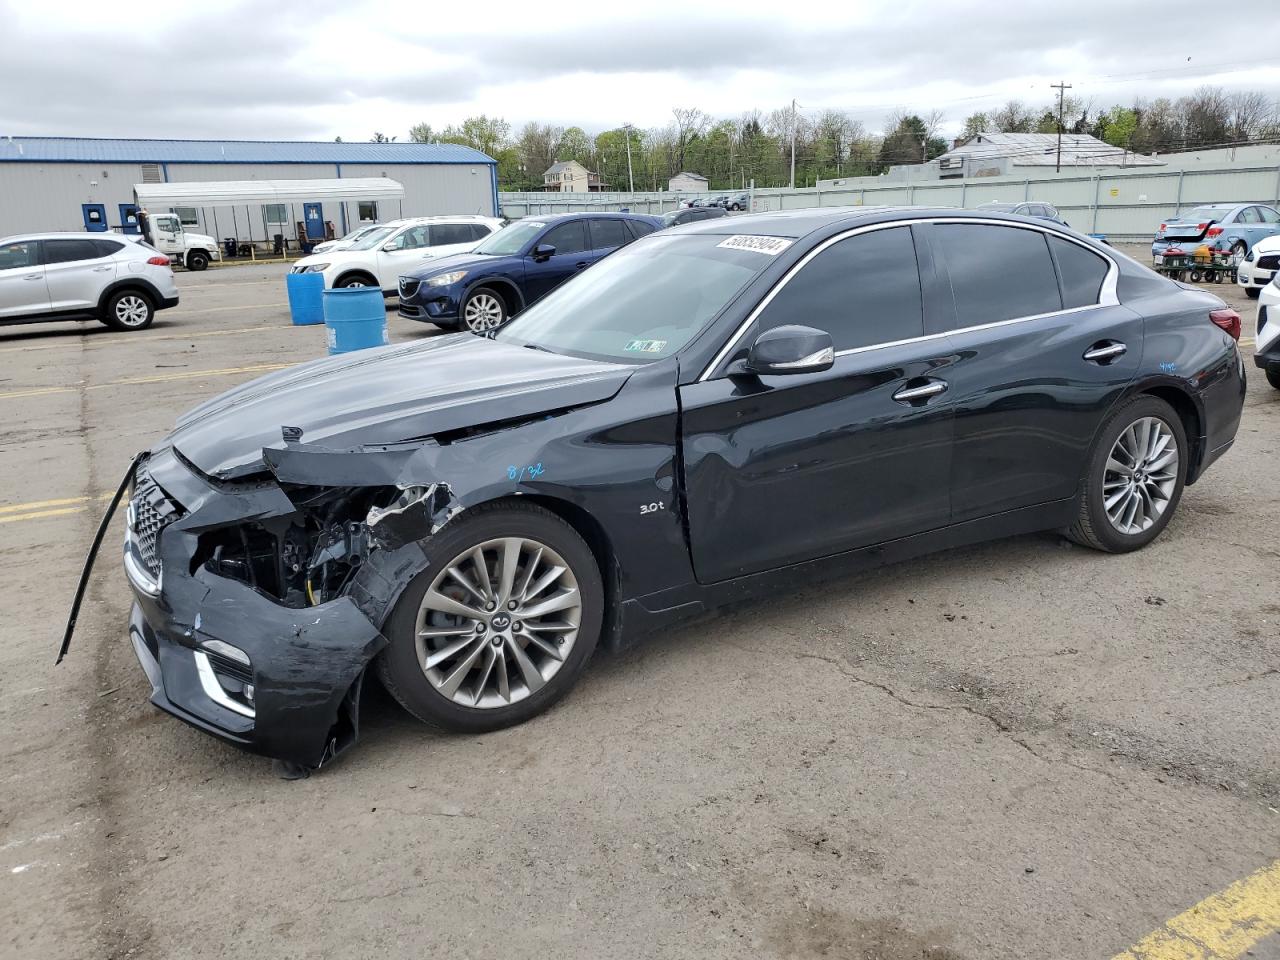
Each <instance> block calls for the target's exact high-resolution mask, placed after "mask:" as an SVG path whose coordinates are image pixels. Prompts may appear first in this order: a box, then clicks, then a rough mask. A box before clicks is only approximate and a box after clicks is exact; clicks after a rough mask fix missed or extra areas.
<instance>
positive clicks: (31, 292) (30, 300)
mask: <svg viewBox="0 0 1280 960" xmlns="http://www.w3.org/2000/svg"><path fill="white" fill-rule="evenodd" d="M48 309H49V288H48V287H47V286H46V285H45V279H44V266H43V265H42V264H41V263H40V241H39V240H15V241H13V242H11V243H6V244H4V245H3V246H0V317H17V316H22V315H25V314H28V313H44V312H46V311H48Z"/></svg>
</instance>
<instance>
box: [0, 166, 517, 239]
mask: <svg viewBox="0 0 1280 960" xmlns="http://www.w3.org/2000/svg"><path fill="white" fill-rule="evenodd" d="M165 169H166V171H167V174H168V177H167V179H168V180H169V181H170V182H175V183H198V182H201V181H216V180H311V179H332V178H335V177H337V176H339V172H341V176H343V177H383V176H385V177H390V178H391V179H393V180H397V181H399V182H400V183H402V184H404V188H405V198H404V200H403V202H397V203H388V202H386V201H383V202H382V204H380V207H379V210H378V218H379V219H380V220H394V219H396V218H398V217H401V216H406V217H407V216H429V215H431V214H441V213H468V214H482V215H492V213H493V209H494V199H493V196H494V195H493V181H492V177H491V175H490V170H491V167H489V166H488V165H487V164H383V165H377V164H342V165H341V166H340V167H339V165H337V164H332V163H323V164H320V163H306V164H303V163H276V164H241V163H225V164H223V163H218V164H208V163H189V164H184V163H170V164H167V165H166V166H165ZM141 182H142V165H141V164H90V163H31V162H22V163H3V162H0V236H9V235H12V234H16V233H34V232H44V231H50V230H83V229H84V218H83V215H82V213H81V208H80V205H81V204H83V203H102V204H106V207H107V222H108V223H109V224H110V225H111V227H112V228H113V229H114V228H118V227H119V226H120V204H122V203H132V202H133V185H134V184H135V183H141ZM344 206H345V210H344V209H342V208H343V207H344ZM291 207H292V209H291V210H290V211H289V222H288V223H287V224H285V225H281V226H277V225H274V224H267V223H266V222H265V221H264V218H263V210H262V206H261V205H259V204H249V205H248V206H245V205H240V206H236V207H216V208H215V207H205V208H201V209H199V210H197V212H196V219H197V221H198V222H197V223H196V224H195V225H194V226H190V225H189V226H188V228H187V229H188V230H190V231H192V232H195V233H207V234H209V235H210V236H212V237H213V238H214V239H215V240H217V241H221V240H222V239H223V238H224V237H231V236H234V237H236V238H237V239H239V240H259V241H265V240H269V239H270V237H271V235H272V234H275V233H284V234H285V235H287V236H290V237H292V236H293V235H294V226H293V225H294V224H295V223H296V222H297V221H298V220H301V219H302V204H301V203H295V204H291ZM344 214H345V215H346V219H345V222H344V216H343V215H344ZM323 216H324V219H326V220H332V221H333V223H334V227H335V228H336V230H337V232H338V233H339V234H341V233H343V232H344V230H345V229H351V228H354V227H355V226H356V224H357V223H358V217H359V210H358V206H357V204H356V203H355V202H349V203H347V204H344V205H339V204H334V203H327V204H325V206H324V210H323Z"/></svg>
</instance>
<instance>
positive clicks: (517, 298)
mask: <svg viewBox="0 0 1280 960" xmlns="http://www.w3.org/2000/svg"><path fill="white" fill-rule="evenodd" d="M481 287H488V288H489V289H490V290H492V291H493V292H494V293H496V294H498V296H500V297H502V300H503V302H504V303H505V304H506V307H507V319H508V320H510V319H511V318H512V317H514V316H515V315H516V314H518V313H519V312H520V311H521V310H523V309H524V308H525V302H524V297H523V296H522V295H521V294H520V288H519V287H517V286H516V285H515V284H514V283H512V282H511V281H510V280H507V279H506V278H505V277H481V278H480V279H479V280H473V281H471V283H469V284H467V289H466V290H464V291H463V292H462V296H461V297H460V298H459V299H458V305H459V307H461V305H462V304H464V303H466V302H467V297H469V296H471V294H472V293H473V292H474V291H476V290H479V289H480V288H481Z"/></svg>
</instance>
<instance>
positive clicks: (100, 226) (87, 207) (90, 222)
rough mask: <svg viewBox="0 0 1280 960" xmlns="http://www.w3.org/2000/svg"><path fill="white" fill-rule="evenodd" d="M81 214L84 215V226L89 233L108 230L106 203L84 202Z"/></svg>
mask: <svg viewBox="0 0 1280 960" xmlns="http://www.w3.org/2000/svg"><path fill="white" fill-rule="evenodd" d="M80 215H81V216H82V217H84V228H85V230H87V231H88V232H89V233H106V232H107V205H106V204H105V203H82V204H80Z"/></svg>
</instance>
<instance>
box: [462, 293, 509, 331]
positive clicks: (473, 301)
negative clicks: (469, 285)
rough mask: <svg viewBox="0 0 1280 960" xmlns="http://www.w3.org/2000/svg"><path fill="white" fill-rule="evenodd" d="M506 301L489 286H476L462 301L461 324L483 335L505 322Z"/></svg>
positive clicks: (506, 315)
mask: <svg viewBox="0 0 1280 960" xmlns="http://www.w3.org/2000/svg"><path fill="white" fill-rule="evenodd" d="M507 317H508V314H507V302H506V301H505V300H503V299H502V295H501V294H500V293H498V292H497V291H496V290H494V289H492V288H490V287H478V288H476V289H475V290H472V291H471V293H469V294H468V295H467V299H466V300H464V301H463V303H462V325H463V326H464V327H466V328H467V329H468V330H470V331H471V332H472V333H477V334H480V335H484V334H486V333H489V332H490V331H492V330H497V329H498V328H499V327H501V326H502V325H503V324H504V323H506V322H507Z"/></svg>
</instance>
